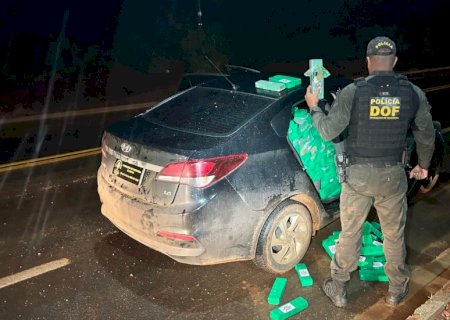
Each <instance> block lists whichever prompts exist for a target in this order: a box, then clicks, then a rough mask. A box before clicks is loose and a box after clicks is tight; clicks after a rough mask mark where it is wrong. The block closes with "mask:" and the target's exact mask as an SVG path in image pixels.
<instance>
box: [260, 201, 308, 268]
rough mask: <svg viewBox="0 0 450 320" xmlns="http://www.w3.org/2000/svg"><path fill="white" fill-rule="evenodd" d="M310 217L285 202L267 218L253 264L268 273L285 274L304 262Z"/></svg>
mask: <svg viewBox="0 0 450 320" xmlns="http://www.w3.org/2000/svg"><path fill="white" fill-rule="evenodd" d="M311 237H312V221H311V213H310V212H309V210H308V209H307V208H306V207H305V206H304V205H302V204H300V203H298V202H296V201H293V200H287V201H284V202H283V203H281V204H280V205H279V206H277V207H276V208H275V210H274V211H273V212H272V213H271V214H270V216H269V218H268V219H267V221H266V222H265V224H264V226H263V228H262V230H261V233H260V235H259V239H258V244H257V247H256V257H255V264H256V265H257V266H258V267H260V268H262V269H263V270H265V271H268V272H271V273H285V272H287V271H289V270H291V269H292V268H293V267H295V265H296V264H297V263H298V262H299V261H300V260H301V259H302V258H303V256H304V255H305V253H306V250H307V249H308V247H309V244H310V243H311Z"/></svg>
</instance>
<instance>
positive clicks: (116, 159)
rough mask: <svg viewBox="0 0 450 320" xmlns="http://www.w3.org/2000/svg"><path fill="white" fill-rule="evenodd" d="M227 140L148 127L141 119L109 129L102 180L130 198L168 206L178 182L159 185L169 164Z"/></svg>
mask: <svg viewBox="0 0 450 320" xmlns="http://www.w3.org/2000/svg"><path fill="white" fill-rule="evenodd" d="M223 140H224V138H218V137H204V136H201V135H195V134H187V133H185V132H180V131H177V130H172V129H169V128H164V127H161V126H159V125H156V124H152V123H149V122H147V121H145V120H144V119H142V117H140V116H138V117H135V118H132V119H130V120H127V121H123V122H120V123H117V124H116V125H114V126H112V127H110V128H109V129H108V130H107V132H106V133H105V135H104V138H103V141H102V153H103V158H102V166H103V168H104V173H103V176H104V178H105V179H106V180H107V181H108V183H109V185H111V186H113V187H114V188H116V189H118V190H119V191H120V192H121V193H123V194H126V195H128V196H129V197H131V198H136V199H139V200H140V201H142V202H145V203H152V204H157V205H163V206H167V205H169V204H171V203H172V202H173V200H174V198H175V195H176V193H177V190H178V187H179V181H177V180H176V178H175V179H173V178H172V180H171V181H158V180H157V175H158V173H159V172H161V170H162V169H163V168H164V167H165V166H166V165H167V164H169V163H177V162H180V161H186V160H188V159H189V157H190V156H191V155H192V154H193V152H197V153H198V152H199V151H201V150H199V147H201V148H203V149H208V148H211V147H213V146H215V145H218V144H220V143H221V142H223Z"/></svg>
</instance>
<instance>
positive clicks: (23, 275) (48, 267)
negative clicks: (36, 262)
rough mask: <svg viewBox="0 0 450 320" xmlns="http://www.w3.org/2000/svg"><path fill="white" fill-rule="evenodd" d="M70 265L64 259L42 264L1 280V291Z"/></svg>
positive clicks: (68, 261) (67, 260)
mask: <svg viewBox="0 0 450 320" xmlns="http://www.w3.org/2000/svg"><path fill="white" fill-rule="evenodd" d="M68 264H70V260H69V259H67V258H63V259H59V260H55V261H52V262H48V263H44V264H41V265H40V266H37V267H33V268H31V269H28V270H24V271H22V272H19V273H16V274H13V275H10V276H7V277H4V278H1V279H0V289H1V288H4V287H7V286H10V285H13V284H16V283H18V282H21V281H24V280H28V279H31V278H34V277H37V276H39V275H41V274H43V273H46V272H49V271H53V270H56V269H59V268H62V267H64V266H67V265H68Z"/></svg>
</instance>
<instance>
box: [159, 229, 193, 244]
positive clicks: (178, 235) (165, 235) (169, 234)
mask: <svg viewBox="0 0 450 320" xmlns="http://www.w3.org/2000/svg"><path fill="white" fill-rule="evenodd" d="M156 235H157V236H160V237H163V238H168V239H174V240H181V241H196V240H197V239H195V237H194V236H191V235H189V234H182V233H173V232H168V231H161V230H160V231H158V232H157V233H156Z"/></svg>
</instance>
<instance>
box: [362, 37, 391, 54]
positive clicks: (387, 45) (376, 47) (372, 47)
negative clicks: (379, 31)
mask: <svg viewBox="0 0 450 320" xmlns="http://www.w3.org/2000/svg"><path fill="white" fill-rule="evenodd" d="M396 52H397V49H396V46H395V42H394V41H392V40H391V39H389V38H388V37H376V38H373V39H372V40H370V42H369V44H368V45H367V55H368V56H390V55H392V54H393V55H395V54H396Z"/></svg>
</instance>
